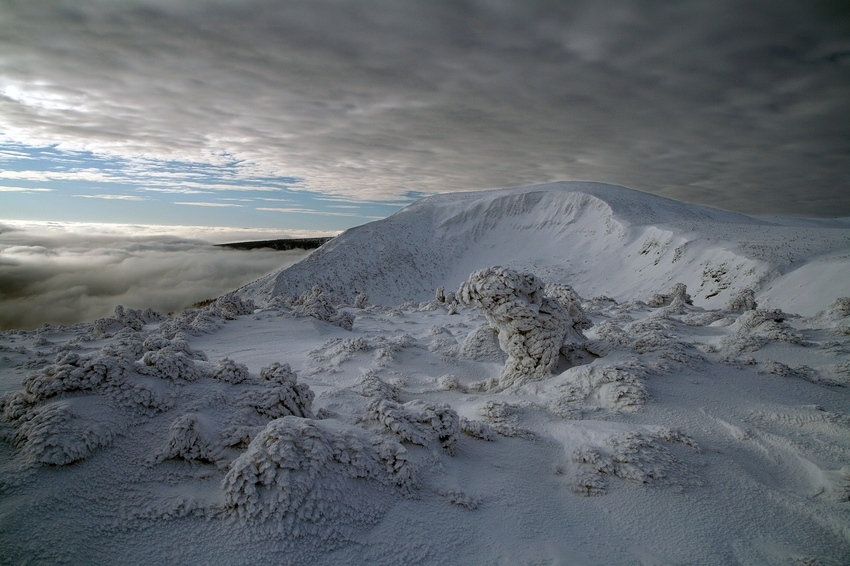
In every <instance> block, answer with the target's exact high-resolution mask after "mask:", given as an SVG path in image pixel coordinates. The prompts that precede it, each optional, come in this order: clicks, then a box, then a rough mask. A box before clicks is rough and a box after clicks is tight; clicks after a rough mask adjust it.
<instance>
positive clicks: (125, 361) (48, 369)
mask: <svg viewBox="0 0 850 566" xmlns="http://www.w3.org/2000/svg"><path fill="white" fill-rule="evenodd" d="M132 370H133V362H132V360H131V359H129V358H127V357H124V358H119V357H116V356H109V355H106V356H103V355H90V356H80V355H79V354H77V353H76V352H63V353H61V354H59V355H58V356H57V357H56V361H55V362H54V363H53V364H51V365H47V366H45V367H44V368H42V369H41V370H40V371H37V372H34V373H32V374H30V375H28V376H27V377H26V378H25V379H24V381H23V386H24V389H25V390H26V391H27V393H29V394H30V395H31V396H32V398H33V400H35V401H40V400H42V399H46V398H48V397H52V396H54V395H58V394H60V393H66V392H72V391H95V390H98V389H106V388H107V382H113V383H112V385H115V382H119V381H121V380H122V378H123V377H124V375H125V374H126V373H127V372H130V371H132Z"/></svg>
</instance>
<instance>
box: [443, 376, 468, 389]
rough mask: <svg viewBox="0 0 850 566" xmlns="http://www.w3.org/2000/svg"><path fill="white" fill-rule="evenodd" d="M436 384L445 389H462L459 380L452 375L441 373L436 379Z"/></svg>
mask: <svg viewBox="0 0 850 566" xmlns="http://www.w3.org/2000/svg"><path fill="white" fill-rule="evenodd" d="M437 385H438V386H439V387H440V389H443V390H445V391H452V390H457V389H462V386H461V384H460V380H459V379H458V378H457V377H456V376H454V375H443V376H441V377H440V378H438V379H437Z"/></svg>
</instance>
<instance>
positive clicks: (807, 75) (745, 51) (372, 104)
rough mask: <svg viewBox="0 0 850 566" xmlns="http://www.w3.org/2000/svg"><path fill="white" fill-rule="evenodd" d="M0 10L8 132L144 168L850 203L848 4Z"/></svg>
mask: <svg viewBox="0 0 850 566" xmlns="http://www.w3.org/2000/svg"><path fill="white" fill-rule="evenodd" d="M0 19H2V21H3V22H4V24H3V28H4V31H3V34H2V37H0V52H2V55H3V56H2V57H0V93H2V95H0V132H3V134H2V137H3V139H5V140H7V141H9V142H16V143H21V144H24V145H26V146H29V147H44V146H55V147H56V148H57V149H58V150H61V151H90V152H93V153H94V154H97V155H110V156H118V157H120V158H122V159H124V160H126V162H127V164H128V165H129V169H128V171H131V172H132V174H133V175H137V176H138V178H139V182H141V179H142V178H143V177H146V175H147V173H146V172H150V171H152V170H156V169H157V168H159V169H160V173H161V174H160V176H159V180H158V181H156V182H152V181H151V179H150V178H146V179H145V184H146V186H151V187H162V188H165V189H168V188H179V187H183V188H192V189H197V190H223V191H234V190H242V189H243V188H244V189H245V190H250V191H259V190H269V191H273V190H275V186H274V184H273V183H263V182H258V183H250V182H248V181H249V180H252V179H254V180H257V179H268V178H272V179H273V178H280V177H292V178H295V179H299V180H301V184H299V185H298V186H297V187H296V189H297V190H304V191H310V192H311V193H312V194H314V195H316V194H331V195H342V196H344V197H346V198H350V199H353V200H361V201H362V200H381V201H385V202H406V199H407V198H408V197H410V196H411V195H422V194H431V193H435V192H445V191H454V190H467V189H477V188H488V187H500V186H511V185H520V184H528V183H534V182H543V181H548V180H553V179H594V180H600V181H608V182H615V183H620V184H624V185H627V186H631V187H635V188H639V189H643V190H648V191H651V192H655V193H659V194H663V195H665V196H670V197H674V198H680V199H684V200H688V201H696V202H701V203H705V204H711V205H717V206H722V207H725V208H732V209H736V210H741V211H744V212H750V213H793V214H826V215H834V214H839V215H850V198H849V197H848V192H847V186H848V183H850V177H848V171H850V146H848V139H850V105H848V104H847V100H850V74H848V68H850V57H847V56H846V53H848V52H850V31H848V30H850V8H848V7H847V3H846V2H837V1H830V0H824V1H819V2H808V3H806V2H804V3H800V2H793V1H791V0H777V1H774V2H764V1H761V0H715V1H711V2H704V1H698V0H685V1H682V2H650V1H648V0H637V1H634V2H623V1H615V0H576V1H571V2H549V1H543V0H458V1H456V2H434V1H426V0H410V1H404V2H399V1H397V0H375V1H371V2H357V1H354V0H292V1H288V2H279V1H276V0H191V1H189V0H169V1H168V2H165V1H160V0H126V1H123V2H103V1H101V0H76V1H75V2H73V3H62V2H12V3H9V2H7V3H3V4H2V5H0ZM168 161H178V162H181V163H194V164H198V165H199V166H208V167H209V168H210V169H215V168H219V169H220V171H221V172H222V175H221V179H224V181H221V180H220V181H215V180H213V179H212V178H210V177H205V176H204V175H203V174H202V175H200V176H193V177H189V176H187V175H188V169H187V170H186V173H185V174H184V173H178V172H175V171H169V170H167V169H168V168H165V169H163V168H162V167H161V165H162V164H163V163H166V162H168ZM228 168H229V170H230V173H231V175H230V176H226V175H224V174H223V173H224V171H226V170H227V169H228ZM30 169H32V168H30ZM75 174H79V175H81V176H82V175H86V174H88V173H86V172H85V171H80V172H79V173H75ZM113 174H114V173H110V175H113ZM30 179H31V180H32V181H34V182H35V181H38V177H37V176H35V177H30ZM66 179H70V178H68V177H66ZM111 180H112V181H114V179H111ZM240 187H241V188H240Z"/></svg>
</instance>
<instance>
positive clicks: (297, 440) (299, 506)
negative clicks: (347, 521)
mask: <svg viewBox="0 0 850 566" xmlns="http://www.w3.org/2000/svg"><path fill="white" fill-rule="evenodd" d="M356 478H363V479H367V480H372V481H375V482H377V483H378V484H381V485H384V486H388V487H396V488H401V489H402V490H404V491H408V490H410V489H412V487H413V466H412V464H411V462H410V460H409V459H408V457H407V451H406V450H405V449H404V447H402V446H401V445H400V444H399V443H397V442H393V441H388V440H384V439H381V438H379V437H377V436H375V435H373V434H370V433H368V432H367V431H365V430H363V429H359V428H356V427H350V426H346V425H343V424H342V423H339V422H338V421H333V420H322V421H315V420H309V419H302V418H298V417H284V418H282V419H277V420H274V421H272V422H270V423H269V424H268V425H267V426H266V427H265V428H264V429H263V430H262V432H260V433H259V434H257V436H256V437H255V438H254V440H253V441H251V444H250V445H249V446H248V449H247V450H246V451H245V452H244V453H243V454H242V455H241V456H239V457H238V458H237V459H236V460H234V461H233V462H232V463H231V465H230V469H229V470H228V472H227V475H226V476H225V478H224V483H223V487H224V493H225V504H226V505H227V507H228V508H230V509H232V510H233V511H234V512H235V513H236V514H237V516H239V517H240V518H242V519H251V520H263V519H267V518H270V517H272V518H275V519H278V520H284V521H285V525H286V526H288V527H290V528H291V527H292V526H293V525H294V524H295V523H296V522H298V523H300V524H305V523H319V522H323V521H332V520H334V519H337V518H338V516H339V515H341V514H343V513H350V514H351V516H357V515H358V514H359V511H360V509H359V507H360V506H362V505H366V504H367V502H365V501H363V500H362V498H360V497H356V496H352V495H349V493H348V490H346V489H345V487H346V484H345V481H346V480H348V479H356Z"/></svg>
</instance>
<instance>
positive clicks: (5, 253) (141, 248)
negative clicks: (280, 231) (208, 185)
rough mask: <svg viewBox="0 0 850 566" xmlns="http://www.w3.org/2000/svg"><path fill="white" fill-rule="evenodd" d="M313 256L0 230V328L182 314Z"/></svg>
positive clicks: (157, 238)
mask: <svg viewBox="0 0 850 566" xmlns="http://www.w3.org/2000/svg"><path fill="white" fill-rule="evenodd" d="M308 253H309V252H307V251H304V250H291V251H275V250H268V249H258V250H251V251H244V250H234V249H228V248H223V247H218V246H215V245H213V244H211V243H209V242H206V241H201V240H198V239H194V238H186V237H182V236H175V235H142V236H138V235H136V236H131V235H129V234H128V233H121V232H118V233H113V234H91V233H89V234H84V233H81V232H76V231H67V230H62V231H58V232H57V231H54V232H53V233H49V234H48V233H45V232H43V231H42V232H39V231H34V230H27V229H19V228H18V229H16V228H14V227H12V226H9V225H3V226H2V229H0V299H2V300H0V330H8V329H12V328H20V329H33V328H37V327H39V326H41V325H42V324H44V323H50V324H72V323H76V322H85V321H91V320H95V319H97V318H101V317H104V316H109V315H111V314H112V313H113V312H114V310H115V307H116V306H117V305H123V306H125V307H130V308H137V309H142V308H153V309H155V310H157V311H160V312H162V313H169V312H174V311H178V310H181V309H184V308H187V307H190V306H192V305H193V304H195V303H197V302H200V301H205V300H207V299H212V298H215V297H218V296H220V295H222V294H223V293H227V292H229V291H232V290H234V289H236V288H238V287H240V286H242V285H245V284H247V283H250V282H251V281H254V280H255V279H257V278H258V277H262V276H263V275H265V274H267V273H269V272H271V271H274V270H275V269H278V268H281V267H286V266H288V265H291V264H293V263H295V262H297V261H299V260H300V259H302V258H303V257H305V256H306V255H307V254H308Z"/></svg>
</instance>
